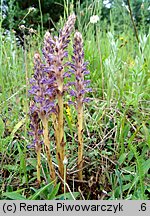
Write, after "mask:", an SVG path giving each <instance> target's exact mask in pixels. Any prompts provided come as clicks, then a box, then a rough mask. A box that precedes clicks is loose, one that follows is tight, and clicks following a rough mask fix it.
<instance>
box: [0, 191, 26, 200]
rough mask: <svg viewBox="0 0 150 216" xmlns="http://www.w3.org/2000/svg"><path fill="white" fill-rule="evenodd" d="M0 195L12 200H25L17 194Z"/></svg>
mask: <svg viewBox="0 0 150 216" xmlns="http://www.w3.org/2000/svg"><path fill="white" fill-rule="evenodd" d="M2 195H3V196H5V197H8V198H9V199H12V200H26V198H25V197H24V196H22V195H21V194H19V193H17V192H4V193H3V194H2Z"/></svg>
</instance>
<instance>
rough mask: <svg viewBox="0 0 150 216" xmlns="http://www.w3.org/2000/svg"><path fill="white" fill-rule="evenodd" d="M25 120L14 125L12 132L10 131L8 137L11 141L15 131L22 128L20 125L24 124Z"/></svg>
mask: <svg viewBox="0 0 150 216" xmlns="http://www.w3.org/2000/svg"><path fill="white" fill-rule="evenodd" d="M25 120H26V118H24V119H21V121H19V122H18V123H17V124H16V125H15V127H14V129H13V131H12V132H11V134H10V137H11V138H12V139H13V137H14V135H15V133H16V132H17V130H19V128H20V127H22V125H23V124H24V123H25Z"/></svg>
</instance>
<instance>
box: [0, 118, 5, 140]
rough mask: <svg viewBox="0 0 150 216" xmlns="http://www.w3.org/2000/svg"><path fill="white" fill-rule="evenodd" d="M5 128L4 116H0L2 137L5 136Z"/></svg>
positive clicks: (0, 133) (0, 135) (0, 134)
mask: <svg viewBox="0 0 150 216" xmlns="http://www.w3.org/2000/svg"><path fill="white" fill-rule="evenodd" d="M4 130H5V125H4V122H3V120H2V118H0V137H2V136H3V134H4Z"/></svg>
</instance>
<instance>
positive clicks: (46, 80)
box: [29, 14, 91, 182]
mask: <svg viewBox="0 0 150 216" xmlns="http://www.w3.org/2000/svg"><path fill="white" fill-rule="evenodd" d="M75 19H76V17H75V15H74V14H72V15H70V16H69V18H68V20H67V22H66V24H65V25H64V27H63V29H62V30H60V33H59V36H58V37H56V36H55V37H52V35H51V34H50V33H49V32H46V34H45V37H44V47H43V50H42V51H43V55H44V62H42V61H41V57H40V55H39V54H38V53H36V54H35V55H34V71H35V72H34V75H33V79H31V81H30V83H31V89H30V91H29V93H30V94H31V95H32V96H33V97H32V100H33V102H32V105H31V106H30V119H31V128H32V130H33V131H34V132H32V133H31V135H34V142H33V143H34V146H35V147H36V152H37V161H38V162H37V179H38V182H40V163H41V162H40V153H41V142H40V141H39V138H40V137H39V136H41V134H42V136H43V143H44V146H45V152H46V156H47V162H48V166H49V170H50V177H51V180H55V179H56V174H55V169H54V165H53V163H52V156H51V152H50V137H49V128H48V122H49V119H50V116H51V118H52V121H53V127H54V131H55V142H56V158H57V162H58V170H59V174H60V177H61V179H62V180H63V179H64V163H63V162H64V159H65V158H66V156H65V142H64V96H65V93H67V92H69V91H70V95H71V97H72V100H70V101H69V102H70V104H73V105H74V106H75V108H76V110H77V116H78V169H79V171H78V178H79V179H80V180H82V179H83V177H82V169H83V137H82V134H83V103H84V102H87V101H89V99H88V98H85V97H84V94H85V93H87V92H89V91H91V89H90V88H87V87H86V86H87V85H88V84H89V82H90V81H89V80H84V76H85V75H86V74H89V71H87V69H86V66H87V63H86V62H84V52H83V41H82V35H81V33H79V32H76V33H75V36H74V45H73V48H74V50H73V53H74V54H73V56H72V61H73V62H68V61H67V59H66V58H68V51H67V47H68V44H69V42H70V35H71V33H72V31H73V28H74V24H75ZM68 66H70V67H71V69H70V70H69V71H68V72H66V70H67V69H68ZM72 74H73V75H74V77H75V82H69V78H70V77H71V75H72ZM65 79H67V83H66V82H65V83H66V84H64V80H65ZM73 86H74V87H73ZM69 88H71V89H70V90H69ZM37 119H38V120H37ZM39 122H41V125H42V131H41V129H39V127H40V126H39Z"/></svg>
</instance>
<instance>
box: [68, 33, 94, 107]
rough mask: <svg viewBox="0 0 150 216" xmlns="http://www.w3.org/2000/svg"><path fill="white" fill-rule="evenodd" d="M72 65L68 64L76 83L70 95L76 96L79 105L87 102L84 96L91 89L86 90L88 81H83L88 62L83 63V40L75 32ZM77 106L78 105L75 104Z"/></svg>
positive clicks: (86, 72) (79, 34)
mask: <svg viewBox="0 0 150 216" xmlns="http://www.w3.org/2000/svg"><path fill="white" fill-rule="evenodd" d="M73 48H74V50H73V53H74V55H73V56H72V60H73V62H72V63H68V65H69V66H70V67H71V72H72V73H73V74H74V75H75V79H76V82H75V84H74V86H75V91H74V90H71V91H70V95H71V96H76V100H77V102H78V103H79V104H83V103H84V102H87V101H88V100H86V99H85V98H84V95H85V94H86V93H88V92H91V91H92V89H91V88H87V86H88V85H89V84H90V80H84V76H85V75H87V74H89V71H88V70H87V65H88V62H84V51H83V40H82V35H81V33H80V32H76V33H75V36H74V45H73ZM77 106H78V104H77Z"/></svg>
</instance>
